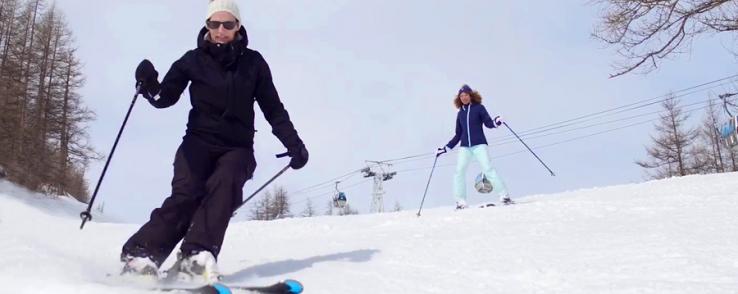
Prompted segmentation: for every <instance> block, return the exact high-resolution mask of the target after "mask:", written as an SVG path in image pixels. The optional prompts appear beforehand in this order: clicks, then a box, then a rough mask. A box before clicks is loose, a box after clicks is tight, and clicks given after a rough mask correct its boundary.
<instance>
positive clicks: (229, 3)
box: [205, 0, 241, 22]
mask: <svg viewBox="0 0 738 294" xmlns="http://www.w3.org/2000/svg"><path fill="white" fill-rule="evenodd" d="M221 11H225V12H228V13H230V14H232V15H233V17H235V18H236V20H238V21H239V22H241V13H240V11H239V10H238V5H237V4H236V2H235V1H234V0H210V4H208V16H207V17H206V18H205V20H208V19H210V18H211V17H212V16H213V14H215V13H217V12H221Z"/></svg>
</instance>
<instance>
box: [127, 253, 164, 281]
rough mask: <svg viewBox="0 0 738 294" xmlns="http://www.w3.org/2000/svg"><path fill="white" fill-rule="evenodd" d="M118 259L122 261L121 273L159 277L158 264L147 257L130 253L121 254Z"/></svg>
mask: <svg viewBox="0 0 738 294" xmlns="http://www.w3.org/2000/svg"><path fill="white" fill-rule="evenodd" d="M120 261H122V262H123V270H122V271H121V273H120V274H121V275H131V276H146V277H151V278H154V279H158V278H159V266H157V265H156V263H155V262H154V261H153V260H151V258H148V257H138V256H131V255H121V257H120Z"/></svg>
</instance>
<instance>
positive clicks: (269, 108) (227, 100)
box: [147, 27, 302, 150]
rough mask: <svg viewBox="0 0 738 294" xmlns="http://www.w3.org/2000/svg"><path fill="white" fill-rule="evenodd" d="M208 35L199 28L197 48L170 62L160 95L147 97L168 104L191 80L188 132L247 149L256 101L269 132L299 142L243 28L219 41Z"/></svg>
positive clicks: (293, 144)
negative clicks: (230, 38) (231, 37)
mask: <svg viewBox="0 0 738 294" xmlns="http://www.w3.org/2000/svg"><path fill="white" fill-rule="evenodd" d="M206 35H207V29H206V28H203V29H202V30H201V31H200V33H199V34H198V36H197V48H196V49H194V50H190V51H188V52H187V53H185V55H184V56H182V57H181V58H180V59H179V60H177V61H176V62H174V64H172V67H171V68H170V69H169V72H167V74H166V75H165V76H164V79H163V80H162V81H161V84H160V88H159V89H160V91H159V95H157V96H154V97H151V96H149V97H147V99H148V100H149V102H150V103H151V104H152V105H154V106H155V107H157V108H165V107H169V106H172V105H174V104H175V103H177V101H178V100H179V97H180V96H181V95H182V92H183V91H184V89H185V88H186V87H187V84H188V83H189V84H190V102H191V103H192V109H191V110H190V114H189V119H188V122H187V135H195V136H197V137H199V138H201V139H203V140H205V141H207V142H210V143H213V144H217V145H222V146H228V147H247V148H251V149H253V144H254V133H255V132H256V130H255V129H254V102H257V103H258V104H259V107H260V108H261V111H262V112H263V113H264V117H265V118H266V120H267V121H268V122H269V124H271V126H272V133H273V134H274V135H275V136H277V138H278V139H279V140H280V141H281V142H282V144H283V145H284V146H285V147H287V149H288V150H294V149H296V148H298V147H299V146H300V145H302V140H301V139H300V137H299V136H298V134H297V131H296V130H295V128H294V126H293V125H292V122H291V121H290V117H289V114H288V113H287V110H285V108H284V105H282V102H281V101H280V99H279V95H278V94H277V89H276V88H275V87H274V83H272V74H271V71H270V70H269V65H268V64H267V62H266V60H264V57H262V56H261V54H260V53H259V52H257V51H254V50H251V49H248V48H247V46H248V36H247V34H246V30H245V29H244V28H243V27H241V29H240V30H239V32H238V34H237V38H236V40H234V41H233V42H231V43H229V44H223V45H220V44H214V43H211V42H209V41H207V40H206ZM147 96H148V95H147Z"/></svg>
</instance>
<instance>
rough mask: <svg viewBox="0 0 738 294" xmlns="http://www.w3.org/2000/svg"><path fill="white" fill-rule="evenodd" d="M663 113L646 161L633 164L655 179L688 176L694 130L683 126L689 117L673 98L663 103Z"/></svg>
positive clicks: (695, 132)
mask: <svg viewBox="0 0 738 294" xmlns="http://www.w3.org/2000/svg"><path fill="white" fill-rule="evenodd" d="M662 107H663V108H664V112H663V113H662V114H661V115H660V119H659V122H658V123H657V124H656V126H655V128H656V132H657V134H656V136H655V137H654V136H651V138H652V140H653V146H651V147H647V148H646V151H647V153H648V157H649V160H648V161H636V164H638V165H639V166H641V167H643V168H646V169H648V170H651V171H652V172H651V174H650V176H651V177H652V178H655V179H662V178H668V177H673V176H685V175H688V174H691V173H692V172H693V171H691V170H690V169H691V166H690V165H689V163H690V162H691V160H692V158H691V157H690V155H691V154H690V152H689V151H690V148H691V146H692V143H693V141H694V139H695V138H696V136H697V131H696V130H694V129H689V128H687V127H686V126H685V121H686V120H687V119H688V118H689V116H688V115H687V114H685V113H684V112H683V110H682V108H681V107H680V106H679V102H678V101H677V99H676V98H674V97H673V96H672V97H671V98H670V99H667V100H665V101H664V102H663V103H662Z"/></svg>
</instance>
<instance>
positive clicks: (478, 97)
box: [454, 91, 482, 109]
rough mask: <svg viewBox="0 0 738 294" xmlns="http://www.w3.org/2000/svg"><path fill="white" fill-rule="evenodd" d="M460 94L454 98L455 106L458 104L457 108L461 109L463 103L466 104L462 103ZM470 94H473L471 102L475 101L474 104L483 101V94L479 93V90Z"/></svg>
mask: <svg viewBox="0 0 738 294" xmlns="http://www.w3.org/2000/svg"><path fill="white" fill-rule="evenodd" d="M459 95H461V93H459ZM459 95H456V97H455V98H454V106H456V109H459V108H461V106H462V105H464V103H461V98H459ZM469 96H471V103H474V104H480V103H482V95H479V92H477V91H472V92H471V94H469Z"/></svg>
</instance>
